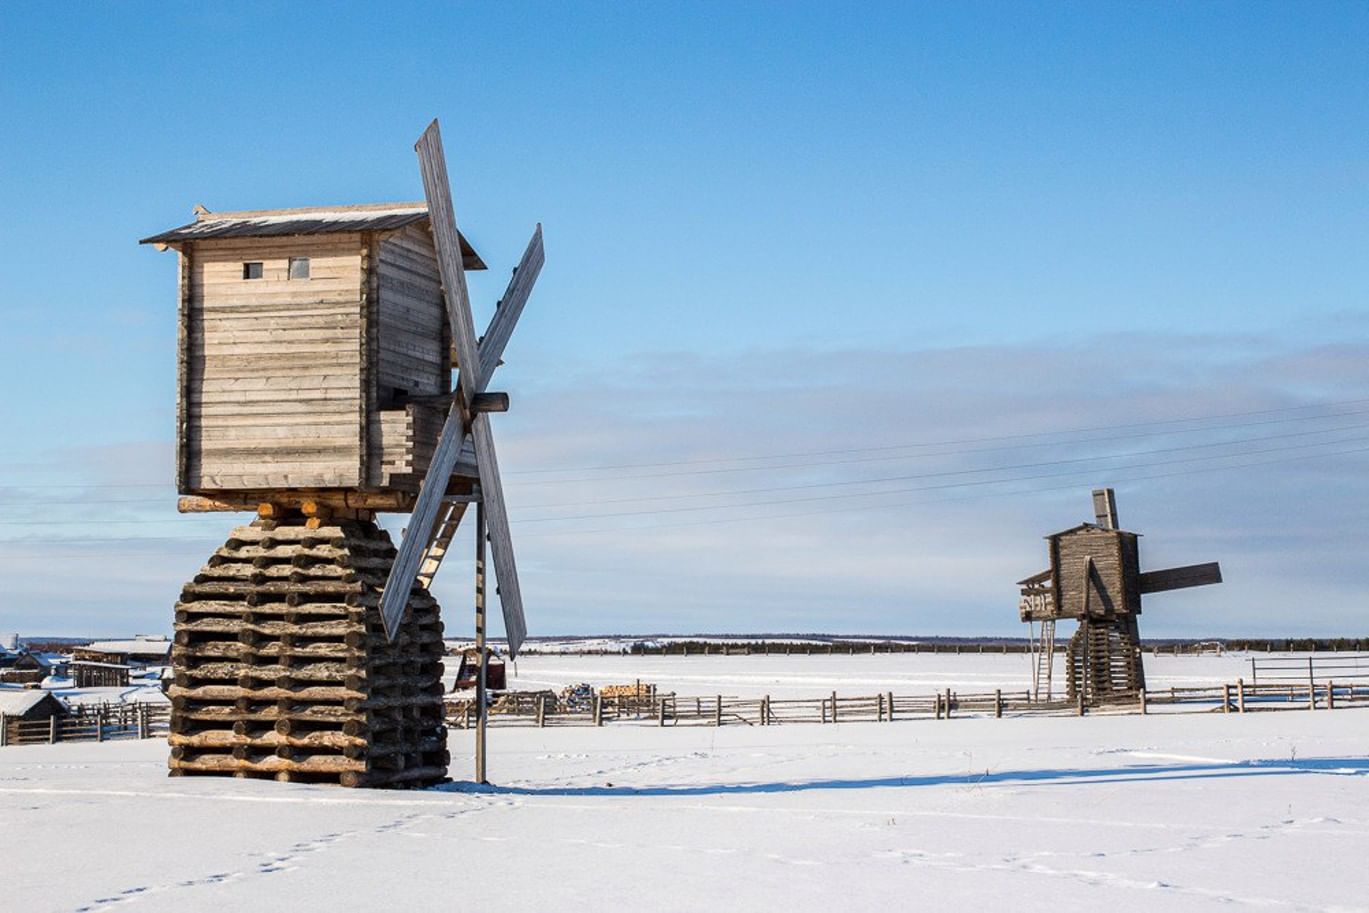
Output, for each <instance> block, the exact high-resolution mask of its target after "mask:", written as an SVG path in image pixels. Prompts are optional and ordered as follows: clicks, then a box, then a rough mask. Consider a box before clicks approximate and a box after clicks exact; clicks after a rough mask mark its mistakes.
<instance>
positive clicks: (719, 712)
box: [713, 694, 723, 726]
mask: <svg viewBox="0 0 1369 913" xmlns="http://www.w3.org/2000/svg"><path fill="white" fill-rule="evenodd" d="M722 724H723V696H722V695H721V694H720V695H718V703H717V705H716V706H715V707H714V708H713V725H714V726H721V725H722Z"/></svg>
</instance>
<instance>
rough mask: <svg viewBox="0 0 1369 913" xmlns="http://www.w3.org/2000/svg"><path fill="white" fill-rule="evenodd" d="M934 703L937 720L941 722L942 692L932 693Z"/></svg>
mask: <svg viewBox="0 0 1369 913" xmlns="http://www.w3.org/2000/svg"><path fill="white" fill-rule="evenodd" d="M932 702H933V705H934V706H935V707H936V718H937V719H938V720H939V719H941V692H940V691H936V692H933V693H932Z"/></svg>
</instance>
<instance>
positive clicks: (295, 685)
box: [168, 514, 450, 787]
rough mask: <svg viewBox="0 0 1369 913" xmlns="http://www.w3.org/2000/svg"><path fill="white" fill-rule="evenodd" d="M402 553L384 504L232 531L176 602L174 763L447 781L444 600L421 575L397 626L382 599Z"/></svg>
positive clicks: (299, 776)
mask: <svg viewBox="0 0 1369 913" xmlns="http://www.w3.org/2000/svg"><path fill="white" fill-rule="evenodd" d="M310 526H313V527H314V528H310ZM394 556H395V549H394V546H393V545H392V544H391V542H390V537H389V534H388V533H386V532H385V531H384V530H383V529H381V528H380V527H379V526H377V525H376V524H375V522H374V520H373V519H349V520H345V521H341V522H336V521H335V522H333V523H331V524H330V525H320V524H319V521H318V519H317V518H313V520H312V522H311V521H310V519H309V518H306V517H305V516H303V515H302V514H301V515H299V516H297V517H288V516H287V517H281V518H279V519H258V520H257V521H256V522H254V523H252V524H251V525H248V526H241V527H238V528H237V529H235V530H233V533H232V535H231V536H229V538H228V541H227V542H225V543H224V545H223V547H222V548H220V549H218V550H217V551H216V552H215V553H214V554H213V555H211V556H210V558H209V561H208V563H207V564H206V565H205V566H204V567H203V568H202V569H201V571H200V573H198V574H196V575H195V579H194V580H193V581H191V582H190V583H188V584H186V585H185V587H184V589H183V591H182V593H181V599H180V601H179V602H178V603H177V604H176V641H175V646H174V648H173V650H172V665H173V672H174V675H175V680H174V683H173V684H172V686H171V687H170V689H169V691H168V694H169V696H170V698H171V732H170V736H169V740H170V745H171V758H170V762H169V764H170V768H171V775H172V776H181V775H187V774H217V775H220V776H227V775H232V776H236V777H270V778H274V779H277V780H286V781H299V782H327V783H338V784H341V785H343V786H387V787H388V786H404V787H411V786H412V787H417V786H428V785H432V784H434V783H439V782H442V781H444V780H446V779H447V764H448V762H449V760H450V757H449V755H448V752H447V744H446V729H445V727H444V725H443V716H442V679H441V676H442V657H443V643H442V622H441V621H440V619H439V616H438V611H439V609H438V604H437V602H436V600H434V599H433V598H432V596H431V595H430V594H429V593H428V591H427V590H426V589H424V588H423V587H421V586H418V585H415V586H414V587H413V589H412V591H411V594H410V597H409V606H408V611H407V612H406V614H405V618H404V621H403V622H402V624H401V627H400V631H399V634H398V636H397V637H396V638H395V639H394V642H393V643H391V642H389V641H387V639H386V637H385V629H384V625H383V623H382V621H381V617H380V612H379V609H378V605H379V601H380V590H381V587H382V586H383V584H384V582H385V579H386V576H387V575H388V573H389V571H390V566H391V564H392V563H393V562H394Z"/></svg>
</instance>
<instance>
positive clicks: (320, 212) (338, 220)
mask: <svg viewBox="0 0 1369 913" xmlns="http://www.w3.org/2000/svg"><path fill="white" fill-rule="evenodd" d="M427 220H428V207H427V206H426V205H424V204H422V203H419V204H400V205H382V206H333V207H326V206H325V207H319V208H316V209H266V210H258V211H253V212H204V213H201V214H200V215H199V218H197V219H196V220H195V221H194V222H191V223H190V224H189V225H182V226H180V227H179V228H173V229H170V230H169V231H164V232H162V233H161V234H156V235H152V236H151V237H147V238H143V239H142V240H141V241H139V242H138V243H140V244H174V243H178V242H183V241H201V240H204V239H207V238H277V237H286V236H289V235H326V234H337V233H340V232H354V231H393V230H395V229H398V228H404V227H405V226H407V225H414V224H417V223H419V222H426V221H427ZM460 237H461V260H462V265H463V266H464V267H465V268H466V269H469V270H480V269H485V268H486V267H485V262H484V261H483V260H481V259H480V255H479V254H477V253H476V252H475V248H473V247H471V244H470V242H469V241H467V240H466V237H465V235H461V236H460Z"/></svg>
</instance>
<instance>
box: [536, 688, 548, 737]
mask: <svg viewBox="0 0 1369 913" xmlns="http://www.w3.org/2000/svg"><path fill="white" fill-rule="evenodd" d="M546 725H547V696H546V695H545V694H539V695H537V728H538V729H541V728H543V727H545V726H546Z"/></svg>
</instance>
